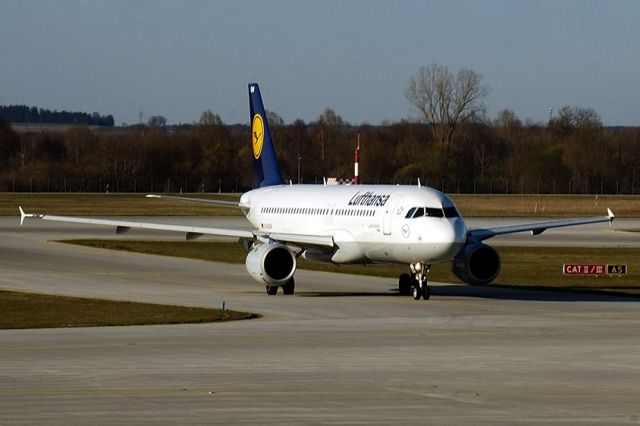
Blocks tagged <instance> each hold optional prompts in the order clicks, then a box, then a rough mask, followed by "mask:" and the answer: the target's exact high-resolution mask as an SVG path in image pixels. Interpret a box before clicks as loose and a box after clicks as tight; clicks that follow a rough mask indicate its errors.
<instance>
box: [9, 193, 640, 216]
mask: <svg viewBox="0 0 640 426" xmlns="http://www.w3.org/2000/svg"><path fill="white" fill-rule="evenodd" d="M175 195H180V194H175ZM183 195H184V196H186V197H203V198H223V199H234V200H237V199H239V194H235V195H229V194H226V195H222V196H219V195H218V194H183ZM452 198H453V200H454V201H455V203H456V205H457V206H458V208H459V209H460V211H461V212H462V214H463V215H464V216H465V217H570V216H591V215H606V211H607V210H606V209H607V207H609V208H611V209H612V210H613V212H614V213H615V214H616V216H618V217H639V216H640V196H593V195H589V196H586V195H585V196H581V195H455V194H454V195H452ZM19 205H21V206H22V207H23V208H24V209H25V211H26V212H27V213H32V212H33V213H48V214H58V215H77V216H230V215H233V216H239V215H240V214H241V213H240V210H239V209H237V208H227V207H218V206H213V205H207V204H200V203H189V202H184V201H175V200H158V199H149V198H145V197H144V194H77V193H61V194H60V193H35V194H32V193H0V216H17V215H18V206H19Z"/></svg>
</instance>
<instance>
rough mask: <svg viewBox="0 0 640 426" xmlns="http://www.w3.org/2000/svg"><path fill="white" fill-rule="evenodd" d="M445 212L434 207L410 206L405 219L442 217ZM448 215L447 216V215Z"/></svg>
mask: <svg viewBox="0 0 640 426" xmlns="http://www.w3.org/2000/svg"><path fill="white" fill-rule="evenodd" d="M456 213H457V212H456ZM445 214H446V213H443V211H442V209H437V208H435V207H412V208H410V209H409V211H408V212H407V215H406V216H405V218H406V219H416V218H418V217H424V216H428V217H444V216H445ZM447 217H448V216H447Z"/></svg>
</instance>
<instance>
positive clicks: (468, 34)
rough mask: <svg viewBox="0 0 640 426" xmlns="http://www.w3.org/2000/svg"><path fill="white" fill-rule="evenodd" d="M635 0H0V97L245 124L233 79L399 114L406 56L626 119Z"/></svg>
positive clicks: (503, 100) (633, 67)
mask: <svg viewBox="0 0 640 426" xmlns="http://www.w3.org/2000/svg"><path fill="white" fill-rule="evenodd" d="M639 23H640V1H635V0H633V1H632V0H629V1H618V0H616V1H608V2H606V1H571V0H564V1H560V0H556V1H506V0H505V1H408V0H407V1H403V0H399V1H395V2H390V1H314V2H305V1H293V0H291V1H289V0H280V1H268V2H267V1H248V0H247V1H244V0H236V1H217V2H214V1H196V0H187V1H177V0H174V1H162V0H135V1H133V0H132V1H120V0H110V1H73V0H56V1H34V0H0V51H1V52H2V53H1V54H2V59H1V60H0V104H27V105H36V106H39V107H43V108H49V109H57V110H63V109H66V110H74V111H75V110H79V111H87V112H93V111H98V112H100V113H101V114H113V115H114V117H115V119H116V122H117V123H122V122H125V123H135V122H137V121H138V113H139V111H141V110H142V111H143V113H144V116H145V118H148V117H149V116H150V115H163V116H165V117H167V119H168V121H169V122H170V123H179V122H183V123H191V122H194V121H197V120H198V118H199V116H200V114H201V113H202V111H205V110H208V109H210V110H212V111H213V112H215V113H217V114H219V115H220V116H221V117H222V119H223V121H224V122H226V123H248V121H249V118H248V115H249V113H248V100H247V93H246V91H247V83H248V82H250V81H257V82H259V83H260V85H261V89H262V95H263V98H264V100H265V103H266V107H267V109H270V110H273V111H275V112H277V113H279V114H280V115H281V116H282V117H283V118H284V119H285V121H286V122H291V121H293V120H295V119H297V118H301V119H303V120H305V121H310V120H315V119H316V118H317V117H318V116H319V115H320V114H321V112H322V111H323V110H324V108H325V107H327V106H328V107H331V108H332V109H334V110H335V111H336V112H337V113H338V114H340V115H341V116H342V117H343V118H344V119H345V120H346V121H348V122H350V123H354V124H359V123H362V122H368V123H372V124H378V123H380V122H382V121H383V120H390V121H395V120H399V119H401V118H411V117H415V116H416V113H415V111H413V110H412V108H411V106H410V104H409V103H408V101H407V100H406V99H405V97H404V95H403V91H404V88H405V87H406V85H407V81H408V79H409V78H410V77H411V76H412V75H414V74H415V73H416V71H417V70H418V68H419V67H420V66H422V65H428V64H431V63H437V64H440V65H445V66H448V67H449V68H450V69H451V70H452V71H457V70H458V69H459V68H460V67H466V68H471V69H473V70H475V71H476V72H478V73H480V74H481V75H482V76H483V82H484V83H485V84H487V85H488V86H489V87H490V89H491V92H490V94H489V96H488V97H487V98H486V104H487V111H488V115H489V116H490V117H495V115H496V113H497V112H498V111H500V110H501V109H503V108H510V109H512V110H514V111H515V113H516V114H517V115H518V116H519V117H520V118H521V119H522V120H523V121H524V120H527V119H530V120H532V121H543V120H546V119H547V118H548V115H549V112H548V110H549V108H553V109H554V111H557V110H558V109H559V108H561V107H562V106H564V105H579V106H584V107H591V108H593V109H594V110H595V111H596V112H598V113H599V114H600V116H601V117H602V119H603V121H604V123H605V124H608V125H640V24H639Z"/></svg>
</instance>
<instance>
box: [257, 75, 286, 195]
mask: <svg viewBox="0 0 640 426" xmlns="http://www.w3.org/2000/svg"><path fill="white" fill-rule="evenodd" d="M249 110H250V112H251V145H252V147H253V175H254V184H255V185H256V186H258V187H260V188H262V187H264V186H273V185H283V184H284V180H283V179H282V176H281V175H280V170H279V169H278V163H277V161H276V153H275V151H274V149H273V142H272V140H271V132H270V131H269V123H268V122H267V114H266V113H265V110H264V105H263V104H262V96H260V88H259V87H258V84H257V83H251V84H249Z"/></svg>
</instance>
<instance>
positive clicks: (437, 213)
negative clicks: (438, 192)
mask: <svg viewBox="0 0 640 426" xmlns="http://www.w3.org/2000/svg"><path fill="white" fill-rule="evenodd" d="M425 210H426V211H427V216H431V217H442V216H444V215H443V213H442V210H441V209H434V208H432V207H427V208H426V209H425Z"/></svg>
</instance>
